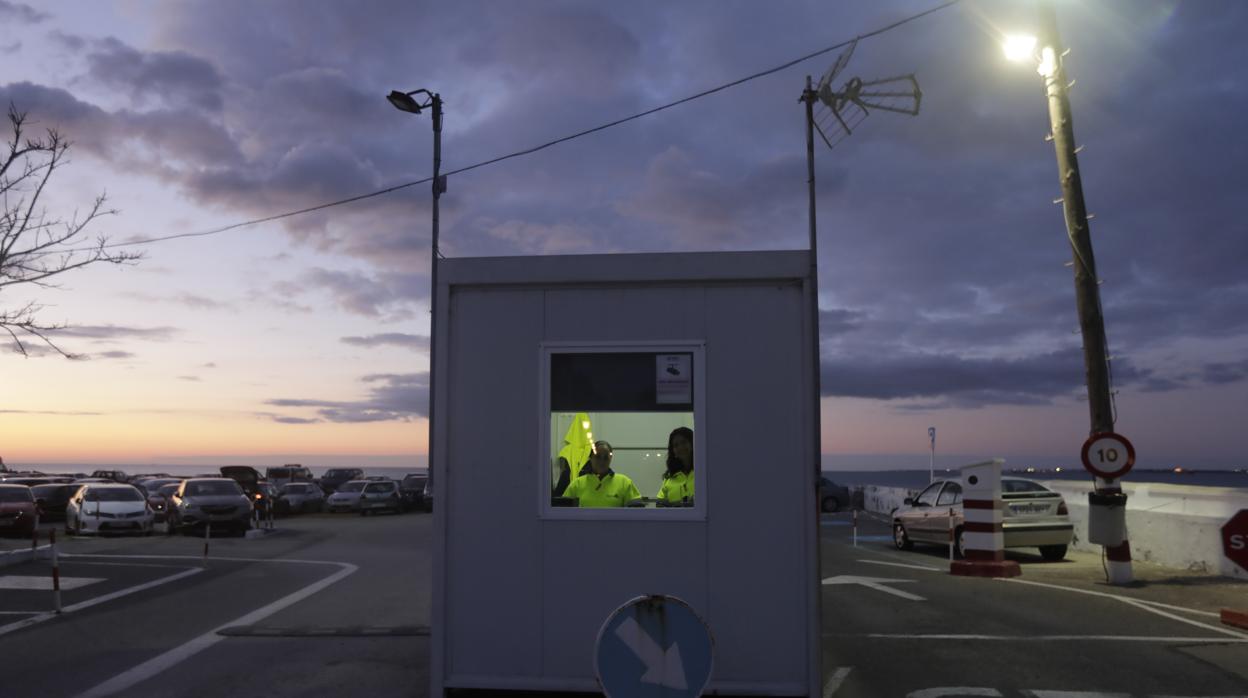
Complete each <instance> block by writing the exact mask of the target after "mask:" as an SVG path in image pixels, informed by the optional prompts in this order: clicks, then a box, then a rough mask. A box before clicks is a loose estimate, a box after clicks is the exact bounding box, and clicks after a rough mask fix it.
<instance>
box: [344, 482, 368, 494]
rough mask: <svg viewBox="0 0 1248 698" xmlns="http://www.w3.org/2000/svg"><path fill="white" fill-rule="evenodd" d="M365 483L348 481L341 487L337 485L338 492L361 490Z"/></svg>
mask: <svg viewBox="0 0 1248 698" xmlns="http://www.w3.org/2000/svg"><path fill="white" fill-rule="evenodd" d="M365 484H367V483H364V482H348V483H347V484H345V485H343V486H342V487H339V488H338V491H339V492H360V491H362V490H363V489H364V485H365Z"/></svg>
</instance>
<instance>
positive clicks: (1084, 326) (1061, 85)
mask: <svg viewBox="0 0 1248 698" xmlns="http://www.w3.org/2000/svg"><path fill="white" fill-rule="evenodd" d="M1037 46H1038V47H1039V51H1038V52H1037V51H1036V50H1035V49H1036V47H1037ZM1004 48H1005V51H1006V55H1007V56H1011V57H1016V56H1017V57H1018V58H1017V59H1016V60H1022V59H1026V58H1032V59H1033V60H1035V61H1036V62H1037V68H1036V72H1038V73H1039V74H1040V77H1041V78H1043V79H1044V91H1045V96H1046V97H1047V98H1048V103H1049V125H1050V129H1051V133H1050V134H1049V138H1048V140H1052V141H1053V147H1054V150H1055V151H1056V154H1057V178H1058V182H1059V183H1060V185H1061V188H1062V198H1060V199H1058V202H1060V203H1061V204H1062V210H1063V213H1064V216H1065V219H1066V235H1067V237H1068V238H1069V240H1070V247H1071V250H1072V252H1073V253H1074V260H1072V262H1073V263H1072V266H1073V267H1074V271H1075V303H1076V306H1077V308H1078V312H1079V328H1080V331H1081V332H1082V335H1083V363H1084V369H1085V372H1086V376H1087V386H1088V411H1089V417H1090V421H1091V431H1090V433H1091V434H1105V433H1112V432H1113V430H1114V407H1113V397H1112V395H1111V393H1110V385H1109V350H1108V348H1107V346H1106V345H1107V342H1106V339H1105V318H1104V316H1103V315H1102V312H1101V294H1100V288H1099V280H1098V278H1097V274H1096V259H1095V258H1094V257H1093V255H1092V237H1091V234H1090V231H1089V227H1088V219H1089V218H1090V216H1089V215H1088V209H1087V205H1086V204H1085V203H1084V200H1083V180H1082V179H1081V178H1080V176H1079V158H1078V155H1077V153H1078V148H1076V147H1075V127H1074V121H1073V118H1072V116H1071V111H1070V99H1069V96H1068V95H1067V89H1068V88H1069V87H1070V85H1068V84H1067V82H1066V70H1065V67H1064V66H1063V64H1062V59H1063V58H1064V57H1065V55H1066V52H1064V51H1063V50H1062V42H1061V38H1060V37H1059V35H1058V32H1057V12H1056V11H1055V10H1054V9H1053V4H1052V2H1051V0H1041V2H1040V35H1039V37H1036V38H1030V39H1029V38H1028V37H1017V36H1016V37H1010V38H1008V39H1007V40H1006V43H1005V47H1004ZM1096 491H1097V493H1098V494H1101V495H1113V496H1116V497H1122V487H1121V485H1119V484H1118V482H1117V480H1110V479H1105V478H1101V477H1097V478H1096ZM1122 498H1123V500H1124V501H1125V497H1122ZM1105 552H1106V558H1107V561H1108V565H1107V567H1106V569H1107V572H1108V576H1109V582H1110V583H1111V584H1130V583H1131V581H1132V579H1133V575H1132V572H1131V547H1130V545H1129V544H1128V542H1127V541H1126V540H1123V541H1122V543H1121V544H1120V545H1116V546H1110V545H1106V546H1105Z"/></svg>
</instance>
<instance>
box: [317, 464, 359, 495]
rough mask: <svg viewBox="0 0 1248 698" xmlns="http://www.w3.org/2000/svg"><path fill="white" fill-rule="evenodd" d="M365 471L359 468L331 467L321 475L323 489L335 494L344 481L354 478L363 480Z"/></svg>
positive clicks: (327, 492)
mask: <svg viewBox="0 0 1248 698" xmlns="http://www.w3.org/2000/svg"><path fill="white" fill-rule="evenodd" d="M363 479H364V471H363V470H360V469H359V468H330V469H329V470H326V471H325V474H324V475H322V476H321V479H320V481H319V482H320V485H321V489H322V490H325V494H333V493H335V492H337V491H338V488H339V487H342V485H343V484H344V483H347V482H350V481H352V480H363Z"/></svg>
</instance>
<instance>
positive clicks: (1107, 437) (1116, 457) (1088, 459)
mask: <svg viewBox="0 0 1248 698" xmlns="http://www.w3.org/2000/svg"><path fill="white" fill-rule="evenodd" d="M1080 457H1082V458H1083V467H1084V468H1086V469H1087V471H1088V472H1090V473H1092V474H1093V475H1095V476H1097V477H1103V478H1105V479H1106V480H1113V479H1115V478H1119V477H1122V476H1123V475H1126V474H1127V473H1128V472H1129V471H1130V470H1131V466H1133V465H1135V447H1134V446H1132V445H1131V442H1130V441H1127V437H1125V436H1122V435H1121V434H1115V433H1114V432H1112V431H1106V432H1102V433H1100V434H1093V435H1091V436H1089V437H1088V440H1087V441H1084V442H1083V452H1082V453H1081V454H1080Z"/></svg>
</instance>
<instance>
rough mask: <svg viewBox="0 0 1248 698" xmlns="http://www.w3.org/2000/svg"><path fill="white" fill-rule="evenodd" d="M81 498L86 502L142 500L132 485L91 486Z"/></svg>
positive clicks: (141, 496)
mask: <svg viewBox="0 0 1248 698" xmlns="http://www.w3.org/2000/svg"><path fill="white" fill-rule="evenodd" d="M83 498H84V499H86V500H87V501H88V502H141V501H143V495H142V494H140V493H139V491H138V490H136V489H134V488H133V487H92V488H91V489H89V490H87V494H86V495H85V496H84V497H83Z"/></svg>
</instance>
